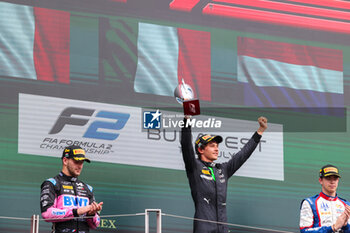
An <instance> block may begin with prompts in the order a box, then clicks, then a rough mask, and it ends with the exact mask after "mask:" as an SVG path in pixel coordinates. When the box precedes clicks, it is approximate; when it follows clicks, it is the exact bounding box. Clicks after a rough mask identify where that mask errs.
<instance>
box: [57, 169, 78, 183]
mask: <svg viewBox="0 0 350 233" xmlns="http://www.w3.org/2000/svg"><path fill="white" fill-rule="evenodd" d="M59 175H60V176H61V177H62V178H63V179H64V180H66V181H71V182H75V181H77V180H78V178H77V177H73V176H67V175H66V174H64V173H63V172H62V171H61V172H60V174H59Z"/></svg>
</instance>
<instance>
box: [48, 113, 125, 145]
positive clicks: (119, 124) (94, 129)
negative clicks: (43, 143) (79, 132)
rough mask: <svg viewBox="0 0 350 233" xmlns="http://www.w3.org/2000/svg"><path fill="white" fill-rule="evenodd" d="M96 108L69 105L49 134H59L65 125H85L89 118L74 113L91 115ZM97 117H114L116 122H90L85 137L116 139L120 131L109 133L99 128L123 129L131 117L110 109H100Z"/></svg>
mask: <svg viewBox="0 0 350 233" xmlns="http://www.w3.org/2000/svg"><path fill="white" fill-rule="evenodd" d="M94 112H95V110H94V109H87V108H75V107H68V108H66V109H64V110H63V111H62V113H61V115H60V116H59V117H58V119H57V121H56V123H55V124H54V126H53V127H52V129H51V130H50V132H49V134H57V133H59V132H61V131H62V129H63V128H64V126H65V125H76V126H84V125H86V124H87V123H88V122H89V119H84V118H80V117H73V116H72V115H79V116H86V117H91V116H92V115H93V114H94ZM96 117H101V118H105V119H114V120H116V121H115V122H106V121H94V122H92V123H91V124H90V126H89V128H88V129H87V130H86V132H85V134H84V135H83V137H85V138H97V139H104V140H115V139H117V138H118V136H119V133H107V132H99V129H108V130H121V129H122V128H124V126H125V125H126V122H127V121H128V120H129V118H130V114H128V113H119V112H109V111H99V112H98V113H97V114H96Z"/></svg>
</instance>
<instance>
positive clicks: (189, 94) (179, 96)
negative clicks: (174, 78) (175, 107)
mask: <svg viewBox="0 0 350 233" xmlns="http://www.w3.org/2000/svg"><path fill="white" fill-rule="evenodd" d="M174 96H175V99H176V101H177V102H178V103H180V104H182V106H183V109H184V114H185V115H191V116H194V115H199V114H200V107H199V100H198V99H196V98H195V94H194V91H193V89H192V88H191V86H190V85H188V84H186V83H185V81H184V80H183V79H182V83H180V84H179V85H178V86H177V87H176V88H175V90H174Z"/></svg>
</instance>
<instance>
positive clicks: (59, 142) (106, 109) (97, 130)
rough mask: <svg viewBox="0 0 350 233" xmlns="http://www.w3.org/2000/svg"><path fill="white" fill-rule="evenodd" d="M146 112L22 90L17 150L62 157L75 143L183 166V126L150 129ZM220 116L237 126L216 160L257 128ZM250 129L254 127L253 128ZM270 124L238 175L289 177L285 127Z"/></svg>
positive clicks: (110, 155)
mask: <svg viewBox="0 0 350 233" xmlns="http://www.w3.org/2000/svg"><path fill="white" fill-rule="evenodd" d="M154 111H156V110H154ZM157 114H161V110H158V112H157ZM144 116H145V114H143V110H142V108H138V107H130V106H122V105H112V104H105V103H96V102H89V101H80V100H71V99H64V98H55V97H46V96H38V95H28V94H19V123H18V124H19V126H18V131H19V132H18V152H19V153H22V154H31V155H41V156H50V157H61V154H62V151H63V148H64V147H66V146H68V145H73V144H75V145H79V146H81V147H83V148H84V149H85V150H86V153H87V156H88V157H89V158H90V159H91V160H92V161H100V162H108V163H118V164H129V165H138V166H149V167H157V168H167V169H178V170H184V164H183V161H182V155H181V148H180V142H179V140H180V134H179V131H178V130H177V131H174V130H172V131H166V130H165V129H164V128H154V129H148V130H145V129H143V127H144V123H145V119H144ZM257 117H258V116H257ZM215 120H216V121H221V122H222V125H225V124H230V126H235V125H236V126H237V127H236V128H237V129H238V131H237V132H220V133H219V134H220V135H221V136H222V137H223V139H224V140H223V142H222V143H221V144H220V147H219V148H220V155H219V159H218V161H217V162H225V161H227V160H229V159H230V158H231V157H232V156H234V155H235V153H237V152H238V151H239V150H240V148H242V147H243V146H244V144H245V143H247V141H248V140H249V138H250V137H251V136H252V134H253V133H254V131H255V130H256V129H257V128H258V123H257V122H254V121H246V120H235V119H229V118H220V117H215ZM247 128H248V129H250V128H252V130H251V132H247V130H246V129H247ZM271 128H273V130H271V132H265V133H264V135H263V137H262V139H261V142H260V144H259V145H258V147H257V148H256V150H255V151H254V153H253V154H252V156H251V158H250V159H248V161H247V162H246V163H245V164H244V165H243V166H242V167H241V168H240V169H239V170H238V171H237V172H236V173H235V175H237V176H244V177H253V178H262V179H272V180H284V166H283V127H282V125H278V124H271V123H269V129H271ZM239 129H245V130H243V131H242V132H239ZM209 131H210V130H209V129H203V132H198V130H196V132H193V142H194V141H195V139H196V138H197V136H198V134H200V133H210V132H209ZM213 134H218V132H217V131H216V132H213Z"/></svg>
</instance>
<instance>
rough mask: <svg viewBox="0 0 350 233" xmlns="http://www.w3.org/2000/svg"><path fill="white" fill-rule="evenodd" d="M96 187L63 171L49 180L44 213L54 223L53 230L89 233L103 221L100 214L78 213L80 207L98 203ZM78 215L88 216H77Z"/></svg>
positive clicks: (44, 191) (44, 185) (42, 204)
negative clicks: (95, 193)
mask: <svg viewBox="0 0 350 233" xmlns="http://www.w3.org/2000/svg"><path fill="white" fill-rule="evenodd" d="M94 201H95V199H94V195H93V193H92V187H91V186H89V185H87V184H84V183H83V182H82V181H80V180H78V179H77V178H76V177H71V176H66V175H65V174H63V173H62V172H60V173H59V174H58V175H57V176H55V177H54V178H50V179H47V180H45V181H44V182H43V183H42V185H41V195H40V207H41V215H42V216H43V218H44V219H45V221H47V222H53V225H52V228H53V232H55V233H61V232H77V233H87V232H89V229H90V228H92V229H95V228H96V227H98V225H99V223H100V217H99V215H98V214H95V215H94V216H85V215H82V216H78V213H77V208H79V207H83V206H87V205H89V204H91V203H92V202H94ZM74 217H88V218H75V219H74Z"/></svg>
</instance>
